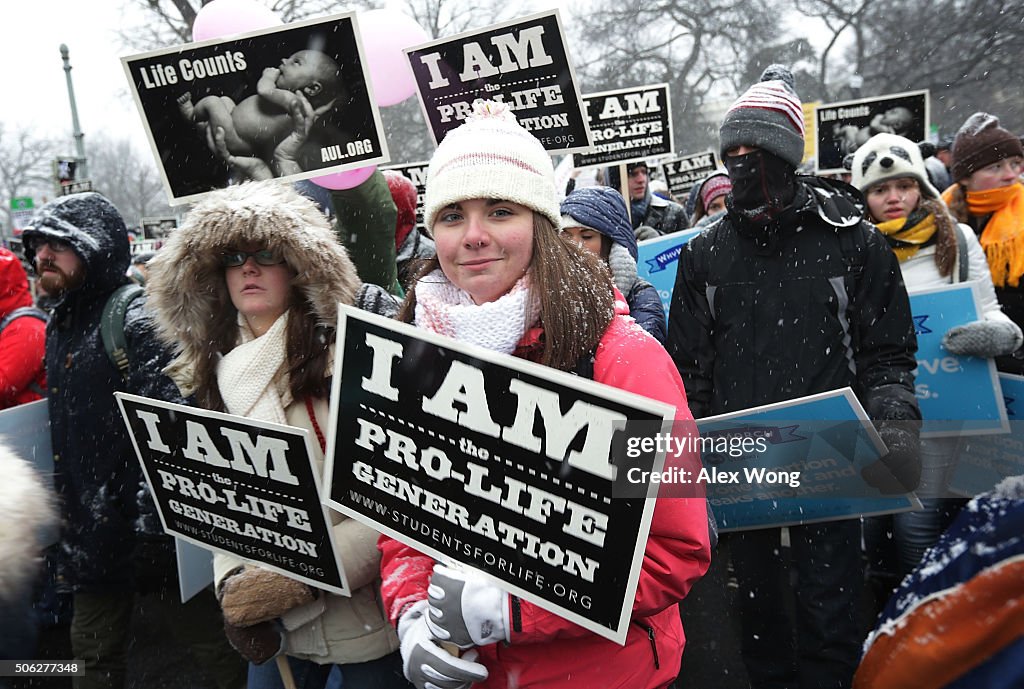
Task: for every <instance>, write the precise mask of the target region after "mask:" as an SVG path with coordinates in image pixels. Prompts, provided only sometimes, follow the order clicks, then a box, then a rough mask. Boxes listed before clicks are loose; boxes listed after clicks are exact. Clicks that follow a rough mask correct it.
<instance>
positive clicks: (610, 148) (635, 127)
mask: <svg viewBox="0 0 1024 689" xmlns="http://www.w3.org/2000/svg"><path fill="white" fill-rule="evenodd" d="M583 102H584V104H585V106H586V109H587V120H588V122H589V124H590V134H591V136H592V137H593V139H594V148H593V150H591V151H589V152H587V153H583V154H578V155H577V156H576V167H590V166H593V165H607V164H609V163H628V162H633V161H638V160H646V159H647V158H654V157H657V156H663V155H670V154H671V153H672V148H673V146H672V111H671V108H670V105H669V97H668V84H655V85H653V86H639V87H636V88H629V89H619V90H618V91H605V92H603V93H592V94H590V95H586V96H583Z"/></svg>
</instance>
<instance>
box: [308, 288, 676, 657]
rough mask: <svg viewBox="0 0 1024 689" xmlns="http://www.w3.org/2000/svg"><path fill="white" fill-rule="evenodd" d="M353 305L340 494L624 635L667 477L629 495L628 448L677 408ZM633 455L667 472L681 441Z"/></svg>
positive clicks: (333, 490) (331, 500)
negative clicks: (625, 482) (623, 481)
mask: <svg viewBox="0 0 1024 689" xmlns="http://www.w3.org/2000/svg"><path fill="white" fill-rule="evenodd" d="M339 311H340V318H339V325H338V341H337V347H336V354H335V371H334V387H333V390H332V397H331V400H332V408H333V409H334V415H333V416H332V420H331V428H330V431H329V435H328V438H329V439H328V447H327V470H326V479H325V481H326V482H327V484H328V491H329V492H328V499H327V502H328V504H329V505H330V506H331V507H333V508H334V509H337V510H339V511H341V512H343V513H345V514H348V515H349V516H351V517H353V518H355V519H359V520H361V521H363V522H365V523H367V524H369V525H371V526H373V528H375V529H378V530H379V531H382V532H383V533H385V534H387V535H388V536H391V537H392V538H395V539H397V540H399V541H401V542H402V543H405V544H407V545H409V546H411V547H413V548H415V549H416V550H418V551H420V552H423V553H425V554H427V555H429V556H431V557H433V558H435V559H438V560H441V561H447V562H450V561H454V562H457V563H461V564H463V565H467V566H470V567H474V568H476V569H478V570H480V571H482V572H484V573H486V574H488V575H490V576H491V577H493V578H495V579H497V580H498V582H499V585H500V586H501V587H502V588H504V589H505V590H507V591H510V592H512V593H514V594H515V595H517V596H520V597H522V598H523V599H525V600H528V601H531V602H533V603H535V604H537V605H539V606H541V607H543V608H545V609H547V610H550V611H552V612H554V613H555V614H557V615H560V616H562V617H564V618H566V619H568V620H571V621H573V622H575V623H577V624H579V625H581V626H583V627H585V628H586V629H589V630H591V631H593V632H595V633H597V634H600V635H602V636H604V637H606V638H609V639H612V640H614V641H616V642H618V643H623V642H624V640H625V638H626V631H627V628H628V625H629V620H630V612H631V608H632V604H633V599H634V596H635V593H636V585H637V581H638V577H639V573H640V567H641V564H642V561H643V555H644V548H645V545H646V542H647V534H648V531H649V528H650V519H651V514H652V512H653V509H654V504H655V501H654V500H649V499H646V498H648V497H653V496H654V495H656V494H657V492H656V491H657V486H649V485H644V486H641V487H640V488H639V491H638V493H639V495H638V497H635V498H633V497H627V498H620V497H616V499H614V500H613V499H612V496H613V486H615V485H617V480H618V479H620V478H622V476H620V474H624V473H625V472H623V471H619V469H620V467H619V466H618V465H617V464H613V463H612V461H613V459H614V460H616V461H618V459H619V458H620V457H624V456H625V454H626V453H625V452H622V451H619V450H621V448H622V447H623V446H624V445H623V444H624V443H628V442H629V439H630V438H632V437H634V436H637V435H642V436H650V435H652V434H653V433H657V432H661V431H662V430H663V429H664V428H667V427H671V419H672V418H673V417H674V415H675V409H674V408H673V407H671V406H669V405H665V404H662V403H659V402H655V401H652V400H649V399H646V398H642V397H639V396H636V395H632V394H629V393H625V392H622V391H619V390H615V389H612V388H609V387H607V386H604V385H599V384H597V383H594V382H592V381H589V380H585V379H582V378H580V377H579V376H573V375H569V374H566V373H563V372H560V371H556V370H554V369H551V368H547V367H544V366H539V365H537V364H533V363H530V362H527V361H523V360H522V359H517V358H514V357H510V356H507V355H503V354H498V353H495V352H492V351H489V350H485V349H482V348H479V347H475V346H472V345H466V344H462V343H459V342H456V341H455V340H451V339H449V338H445V337H441V336H439V335H436V334H434V333H431V332H428V331H425V330H421V329H417V328H414V327H412V326H410V325H407V324H404V323H398V322H396V321H393V320H389V319H385V318H382V317H379V316H375V315H373V314H368V313H365V312H363V311H359V310H356V309H352V308H349V307H344V306H343V307H341V308H340V309H339ZM694 459H695V458H694ZM630 462H636V464H634V465H633V466H642V467H644V468H645V469H646V470H647V471H661V469H662V468H663V466H664V464H665V451H664V449H661V450H660V452H659V451H657V450H655V449H650V450H644V451H642V452H639V453H631V454H630Z"/></svg>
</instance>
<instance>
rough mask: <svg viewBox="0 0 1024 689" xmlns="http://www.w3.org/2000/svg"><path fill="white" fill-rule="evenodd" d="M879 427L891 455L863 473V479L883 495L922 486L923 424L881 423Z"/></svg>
mask: <svg viewBox="0 0 1024 689" xmlns="http://www.w3.org/2000/svg"><path fill="white" fill-rule="evenodd" d="M876 427H877V429H878V435H879V436H881V438H882V442H884V443H885V446H886V448H888V450H889V452H888V453H887V454H886V455H885V456H884V457H882V458H880V459H878V460H877V461H875V462H872V463H871V464H869V465H867V466H866V467H864V468H863V469H861V472H860V475H861V478H863V479H864V481H865V483H867V484H868V485H869V486H873V487H874V488H877V489H878V490H879V491H880V492H881V493H882V494H883V495H898V494H902V493H909V492H911V491H913V490H914V489H916V488H917V486H918V484H919V483H920V482H921V440H920V436H919V434H918V428H919V427H920V422H918V421H880V422H878V423H877V424H876Z"/></svg>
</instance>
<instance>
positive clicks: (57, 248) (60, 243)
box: [25, 237, 71, 254]
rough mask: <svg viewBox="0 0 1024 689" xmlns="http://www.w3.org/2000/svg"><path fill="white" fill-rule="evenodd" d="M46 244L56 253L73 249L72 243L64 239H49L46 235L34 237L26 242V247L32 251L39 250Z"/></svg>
mask: <svg viewBox="0 0 1024 689" xmlns="http://www.w3.org/2000/svg"><path fill="white" fill-rule="evenodd" d="M44 246H48V247H50V251H52V252H53V253H55V254H62V253H64V252H65V251H70V250H71V244H69V243H68V242H65V241H64V240H63V239H48V238H46V237H34V238H32V239H30V240H28V241H27V242H25V247H26V248H27V249H29V251H31V252H32V253H36V252H38V251H39V250H40V249H41V248H43V247H44Z"/></svg>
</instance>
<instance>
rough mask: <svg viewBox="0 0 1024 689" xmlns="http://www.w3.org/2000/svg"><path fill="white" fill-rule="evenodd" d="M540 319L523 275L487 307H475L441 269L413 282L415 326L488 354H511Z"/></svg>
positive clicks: (537, 307)
mask: <svg viewBox="0 0 1024 689" xmlns="http://www.w3.org/2000/svg"><path fill="white" fill-rule="evenodd" d="M539 317H540V303H539V302H538V301H537V299H536V298H535V297H534V296H533V294H532V293H531V292H530V286H529V281H528V280H527V278H526V276H523V277H521V278H519V281H518V282H516V284H515V285H513V286H512V289H510V290H509V291H508V292H506V293H505V294H504V295H503V296H501V297H500V298H499V299H496V300H495V301H492V302H488V303H486V304H475V303H474V302H473V299H472V297H470V296H469V294H467V293H466V292H464V291H463V290H461V289H459V288H458V287H456V286H455V285H453V284H452V283H451V282H450V281H449V280H448V278H447V277H445V275H444V273H443V272H441V271H440V270H435V271H434V272H433V273H431V274H430V275H428V276H427V277H425V278H423V279H422V280H420V281H419V282H418V283H416V325H418V326H419V327H421V328H423V329H425V330H430V331H433V332H435V333H437V334H438V335H446V336H448V337H451V338H454V339H456V340H458V341H460V342H468V343H470V344H474V345H478V346H480V347H484V348H485V349H490V350H491V351H495V352H501V353H502V354H511V353H512V352H514V351H515V349H516V345H517V344H519V340H521V339H522V337H523V334H524V333H525V332H526V329H527V328H529V327H530V326H532V325H533V324H534V323H536V322H537V318H539Z"/></svg>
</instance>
